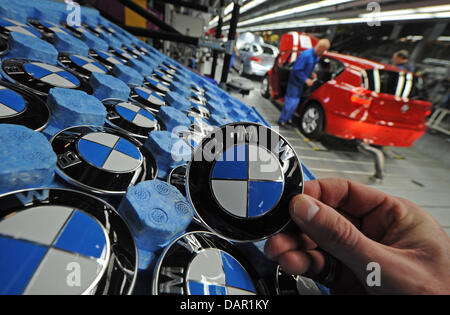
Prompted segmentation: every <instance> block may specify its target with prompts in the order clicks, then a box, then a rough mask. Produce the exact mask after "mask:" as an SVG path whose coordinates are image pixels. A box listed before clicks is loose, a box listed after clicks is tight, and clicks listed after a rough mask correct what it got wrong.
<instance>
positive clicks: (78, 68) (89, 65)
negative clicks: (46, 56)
mask: <svg viewBox="0 0 450 315" xmlns="http://www.w3.org/2000/svg"><path fill="white" fill-rule="evenodd" d="M58 60H59V62H61V63H62V64H63V65H64V66H65V67H67V68H69V69H70V70H72V71H75V72H76V73H78V74H80V75H82V76H84V77H85V78H87V79H89V78H90V77H91V75H92V73H101V74H107V73H108V69H106V67H105V66H104V65H102V64H101V63H100V62H98V61H96V60H94V59H92V58H89V57H84V56H79V55H70V56H69V55H66V54H60V55H59V56H58Z"/></svg>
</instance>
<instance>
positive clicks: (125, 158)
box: [78, 132, 143, 173]
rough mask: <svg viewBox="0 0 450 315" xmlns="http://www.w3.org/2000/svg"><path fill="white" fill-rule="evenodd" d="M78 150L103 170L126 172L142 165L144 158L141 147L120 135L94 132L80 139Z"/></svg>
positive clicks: (82, 155)
mask: <svg viewBox="0 0 450 315" xmlns="http://www.w3.org/2000/svg"><path fill="white" fill-rule="evenodd" d="M78 152H79V153H80V155H81V157H82V158H84V159H85V160H86V161H87V162H88V163H90V164H92V165H94V166H95V167H98V168H100V169H103V170H107V171H111V172H116V173H122V172H123V173H125V172H132V171H134V170H136V169H137V168H138V167H140V166H141V164H142V161H143V158H142V154H141V152H140V151H139V149H138V148H137V147H136V146H135V145H134V144H132V143H131V142H129V141H128V140H126V139H124V138H121V137H119V136H116V135H113V134H109V133H103V132H92V133H89V134H87V135H85V136H83V137H82V138H81V139H80V140H79V141H78Z"/></svg>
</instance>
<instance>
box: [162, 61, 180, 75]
mask: <svg viewBox="0 0 450 315" xmlns="http://www.w3.org/2000/svg"><path fill="white" fill-rule="evenodd" d="M161 65H162V66H164V67H165V68H167V69H168V70H170V71H172V72H177V71H178V69H177V67H175V66H174V65H172V64H169V63H168V62H167V61H163V62H161Z"/></svg>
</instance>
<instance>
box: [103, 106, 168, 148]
mask: <svg viewBox="0 0 450 315" xmlns="http://www.w3.org/2000/svg"><path fill="white" fill-rule="evenodd" d="M103 105H105V107H106V110H107V112H108V115H107V124H108V125H110V126H111V127H114V128H118V129H119V130H121V131H123V132H125V133H128V134H130V136H133V137H135V138H139V139H143V140H144V141H145V139H147V138H148V135H149V134H150V132H152V131H154V130H160V126H159V123H158V120H157V119H156V118H155V116H153V114H152V113H151V112H150V111H149V110H147V109H146V108H145V107H143V106H142V105H141V104H139V103H136V102H129V101H123V100H119V99H106V100H104V101H103Z"/></svg>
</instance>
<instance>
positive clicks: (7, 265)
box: [0, 189, 138, 295]
mask: <svg viewBox="0 0 450 315" xmlns="http://www.w3.org/2000/svg"><path fill="white" fill-rule="evenodd" d="M0 204H1V205H2V207H1V209H0V257H1V259H0V260H1V268H0V279H1V280H2V281H0V294H14V295H15V294H31V295H36V294H57V295H59V294H64V295H66V294H69V295H71V294H114V295H115V294H131V293H132V290H133V287H134V283H135V280H136V275H137V266H138V265H137V250H136V246H135V243H134V239H133V236H132V234H131V232H130V230H129V228H128V226H127V224H126V223H125V221H123V219H122V218H121V217H120V216H119V214H118V213H117V212H116V211H115V210H114V208H113V207H112V206H110V205H109V204H107V203H105V202H104V201H102V200H101V199H98V198H95V197H93V196H90V195H88V194H84V193H81V192H77V191H73V190H67V189H36V190H23V191H18V192H13V193H9V194H6V195H3V196H0Z"/></svg>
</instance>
